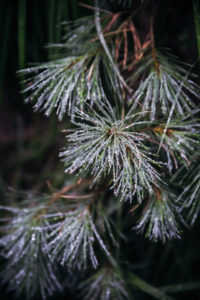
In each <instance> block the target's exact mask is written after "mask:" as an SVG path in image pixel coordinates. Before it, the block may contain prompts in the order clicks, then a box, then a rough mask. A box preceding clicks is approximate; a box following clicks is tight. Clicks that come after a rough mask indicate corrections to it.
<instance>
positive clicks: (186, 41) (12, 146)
mask: <svg viewBox="0 0 200 300" xmlns="http://www.w3.org/2000/svg"><path fill="white" fill-rule="evenodd" d="M146 1H147V0H146ZM83 2H84V3H88V4H90V5H93V1H83ZM100 2H101V1H100ZM105 2H106V3H107V8H112V9H114V10H119V9H120V5H117V4H115V5H114V4H108V1H105ZM113 2H114V1H113ZM116 2H117V1H116ZM136 2H139V1H137V0H136ZM147 2H149V7H147V8H145V10H146V11H147V13H148V10H151V9H152V8H153V9H154V10H156V20H155V26H154V29H155V37H156V42H157V44H158V46H164V47H167V48H171V49H172V52H173V53H174V54H176V55H177V56H179V57H180V58H181V59H182V60H184V61H186V62H188V63H194V62H195V61H196V59H197V56H198V55H197V44H196V36H195V24H194V16H193V8H192V1H188V0H179V1H174V0H160V1H147ZM19 5H21V6H19ZM25 6H26V8H25V15H23V7H25ZM19 8H20V9H19ZM89 13H91V12H90V11H88V10H87V9H85V8H83V7H80V6H78V1H76V0H71V1H70V0H68V1H67V0H65V1H62V0H57V1H56V0H40V1H38V0H34V1H31V0H26V1H25V0H18V1H17V0H16V1H15V0H7V1H1V2H0V37H1V46H0V152H1V153H0V166H1V167H0V204H6V205H10V204H12V202H13V201H15V196H14V195H13V196H9V197H7V196H6V194H7V190H8V188H9V187H12V188H14V189H16V190H21V189H32V190H39V191H44V190H45V189H47V187H46V180H50V181H51V184H52V185H53V186H54V187H59V186H60V185H61V183H62V180H63V175H61V174H63V166H62V163H61V162H60V161H59V159H58V152H59V149H60V148H61V147H62V145H63V144H64V139H63V134H62V133H61V132H60V131H61V129H63V128H65V127H66V126H65V125H66V123H65V121H63V122H62V123H59V122H58V121H57V119H56V117H55V116H54V115H52V116H51V118H49V119H47V118H45V117H44V116H43V115H42V114H39V113H34V112H33V110H32V106H31V104H25V103H24V101H23V96H22V95H21V94H20V90H21V86H20V84H19V81H18V77H17V75H16V71H17V70H19V69H20V68H24V67H27V66H28V63H29V62H43V61H46V60H47V59H48V57H49V55H50V54H51V53H50V52H49V50H48V49H47V48H45V47H44V45H46V44H47V43H49V42H58V41H59V40H60V36H61V35H62V28H61V27H60V26H59V24H60V22H61V21H65V20H74V19H76V18H77V17H80V16H84V15H87V14H89ZM145 16H146V14H145V13H144V14H143V15H141V17H140V22H141V21H143V23H144V24H145V22H146V19H145ZM142 18H143V19H142ZM19 27H20V28H21V29H20V30H19ZM23 30H24V31H25V35H24V37H23ZM23 38H24V45H25V47H24V48H23V45H22V47H20V48H19V43H21V42H22V44H23ZM23 51H24V52H23ZM19 57H21V58H19ZM198 70H199V66H198V64H197V65H196V72H197V73H198V72H199V71H198ZM199 229H200V222H199V221H197V222H196V224H195V226H194V228H193V229H192V230H189V229H188V230H185V231H184V232H183V235H182V240H179V241H173V242H169V243H167V244H166V245H161V244H159V243H158V244H153V243H151V242H149V241H146V240H145V239H144V238H143V237H138V236H135V238H134V240H133V248H132V249H133V250H132V249H131V251H130V254H129V255H130V259H131V261H132V264H133V265H132V269H133V272H135V273H136V274H138V275H139V276H141V277H142V278H143V279H145V280H146V281H148V282H150V283H151V284H152V285H155V286H165V285H170V284H176V283H184V282H193V281H197V280H200V271H199V268H200V238H199V232H200V231H199ZM131 234H132V233H131ZM2 267H3V266H1V268H2ZM135 295H136V296H137V299H151V297H150V296H148V295H147V296H146V295H145V294H144V293H140V292H138V291H135ZM11 296H12V295H10V294H9V293H7V292H6V291H5V287H1V292H0V298H1V299H2V300H4V299H5V300H6V299H11V298H10V297H11ZM173 296H174V298H175V299H188V300H189V299H200V293H198V292H197V291H192V292H191V291H190V292H184V293H183V292H182V293H181V292H180V293H177V294H174V295H173ZM54 299H66V300H67V299H69V300H70V295H69V293H68V291H67V290H66V292H65V293H64V294H63V295H56V296H55V298H54ZM71 299H75V298H74V297H72V298H71Z"/></svg>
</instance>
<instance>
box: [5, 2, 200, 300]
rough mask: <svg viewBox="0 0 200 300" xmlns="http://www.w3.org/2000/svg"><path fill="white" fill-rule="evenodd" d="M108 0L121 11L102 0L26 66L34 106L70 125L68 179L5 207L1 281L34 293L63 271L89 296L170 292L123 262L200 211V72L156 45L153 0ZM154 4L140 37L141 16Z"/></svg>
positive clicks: (43, 293)
mask: <svg viewBox="0 0 200 300" xmlns="http://www.w3.org/2000/svg"><path fill="white" fill-rule="evenodd" d="M110 3H114V4H115V5H116V6H117V5H119V6H120V7H122V9H123V10H122V11H120V12H118V11H117V12H114V11H111V10H109V5H108V3H106V1H97V0H96V1H95V3H94V7H90V6H87V7H88V9H89V10H91V12H93V14H91V15H89V16H87V17H83V18H81V19H78V20H76V21H74V22H67V23H65V24H64V25H63V26H64V30H65V35H64V37H63V39H62V41H61V42H60V44H50V45H49V47H50V48H51V49H53V53H54V57H53V58H52V60H51V61H49V62H46V63H42V64H37V65H34V66H32V67H30V68H27V69H25V70H20V71H19V72H18V74H19V76H21V78H22V79H23V86H25V88H24V90H23V92H24V93H25V95H26V101H27V102H33V103H34V110H39V111H44V113H45V115H46V116H49V115H50V114H51V113H52V112H53V111H54V110H55V111H56V113H57V115H58V119H59V120H63V119H65V120H66V121H67V122H68V124H69V125H68V128H66V130H64V132H65V133H66V147H65V148H64V149H62V150H61V151H60V154H59V155H60V157H61V160H62V161H63V163H64V167H65V173H66V174H68V175H67V177H66V178H67V179H68V178H70V180H67V181H66V184H65V185H64V186H63V187H62V188H61V189H60V190H56V191H55V190H53V188H52V187H50V190H51V191H50V192H49V194H47V193H38V192H33V191H31V192H23V193H19V196H18V197H19V198H20V201H19V202H17V203H16V205H13V206H12V207H11V206H1V207H0V210H1V213H2V218H1V223H2V224H1V231H3V235H2V237H1V238H0V246H1V253H0V254H1V256H2V257H4V258H5V259H6V267H5V268H4V270H3V271H2V272H1V275H2V281H3V283H8V288H9V290H11V291H15V292H16V294H17V295H18V296H21V295H26V296H27V299H36V298H37V296H38V297H42V299H49V297H50V296H52V295H53V294H54V293H55V292H57V291H62V290H63V289H64V286H65V284H64V283H63V280H61V277H62V276H61V274H65V277H66V278H67V279H66V278H65V280H64V281H66V280H69V281H71V282H74V284H72V285H73V287H72V289H73V290H74V291H75V293H76V294H78V295H80V296H79V298H80V299H85V300H87V299H88V300H89V299H94V300H99V299H101V300H104V299H107V300H112V299H113V300H114V299H115V300H117V299H119V300H120V299H135V298H133V287H132V285H133V286H134V288H137V289H140V290H142V291H145V292H146V293H149V294H150V295H152V296H153V297H154V298H157V299H173V298H172V297H170V296H169V295H168V294H166V293H165V292H163V291H162V290H159V289H156V288H154V287H151V286H150V285H149V284H148V283H146V282H144V281H143V280H142V279H141V278H139V277H137V276H136V275H135V274H134V273H133V272H132V270H131V269H130V268H129V267H128V263H126V264H124V261H125V260H126V261H128V260H129V259H130V257H125V254H124V252H123V249H122V244H126V247H129V238H128V237H130V235H132V236H134V235H136V234H142V235H143V236H144V237H146V238H148V239H149V240H151V241H153V242H159V241H161V242H162V243H167V242H168V241H169V240H173V239H180V238H181V234H182V231H183V230H184V228H185V227H189V226H192V225H193V224H194V222H195V221H196V219H197V217H198V215H199V210H200V202H199V195H200V181H199V179H200V168H199V160H200V157H199V153H200V152H199V150H200V146H199V140H200V125H199V107H198V101H199V98H200V88H199V86H198V84H197V78H196V77H197V76H196V75H195V74H193V73H192V67H191V66H188V65H187V64H185V63H182V62H180V61H179V60H178V58H177V57H175V56H174V55H173V54H171V52H170V51H169V50H166V49H162V48H161V49H158V48H157V45H156V42H155V39H154V22H153V21H154V11H153V9H152V6H153V4H152V2H150V1H147V0H146V1H134V0H132V1H125V0H119V1H114V0H113V1H111V0H110ZM146 5H147V7H148V8H149V10H148V14H149V27H148V32H147V33H146V36H145V37H142V36H141V35H140V28H137V26H136V24H135V18H134V17H135V16H137V15H139V14H140V12H141V10H142V9H144V8H145V7H146ZM85 6H86V5H85ZM24 78H26V79H25V80H24ZM130 245H131V244H130ZM77 271H78V272H77ZM72 278H73V279H72Z"/></svg>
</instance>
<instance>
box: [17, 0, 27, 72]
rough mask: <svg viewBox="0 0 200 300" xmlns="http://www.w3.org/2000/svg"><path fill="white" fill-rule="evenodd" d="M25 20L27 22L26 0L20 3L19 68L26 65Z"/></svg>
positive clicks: (20, 0)
mask: <svg viewBox="0 0 200 300" xmlns="http://www.w3.org/2000/svg"><path fill="white" fill-rule="evenodd" d="M25 22H26V0H19V3H18V60H19V68H20V69H23V68H24V67H25V33H26V31H25Z"/></svg>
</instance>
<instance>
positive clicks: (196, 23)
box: [192, 0, 200, 59]
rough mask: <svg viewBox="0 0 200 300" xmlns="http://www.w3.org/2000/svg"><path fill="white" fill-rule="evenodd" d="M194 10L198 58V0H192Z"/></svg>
mask: <svg viewBox="0 0 200 300" xmlns="http://www.w3.org/2000/svg"><path fill="white" fill-rule="evenodd" d="M192 3H193V10H194V20H195V26H196V36H197V47H198V53H199V59H200V4H199V0H192Z"/></svg>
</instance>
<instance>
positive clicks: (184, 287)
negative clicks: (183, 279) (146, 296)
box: [160, 281, 200, 293]
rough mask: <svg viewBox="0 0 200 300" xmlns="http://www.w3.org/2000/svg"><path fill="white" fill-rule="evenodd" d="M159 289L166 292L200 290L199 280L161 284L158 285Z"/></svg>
mask: <svg viewBox="0 0 200 300" xmlns="http://www.w3.org/2000/svg"><path fill="white" fill-rule="evenodd" d="M160 290H161V291H163V292H167V293H178V292H183V291H191V290H200V281H197V282H189V283H179V284H175V285H169V286H163V287H160Z"/></svg>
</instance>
